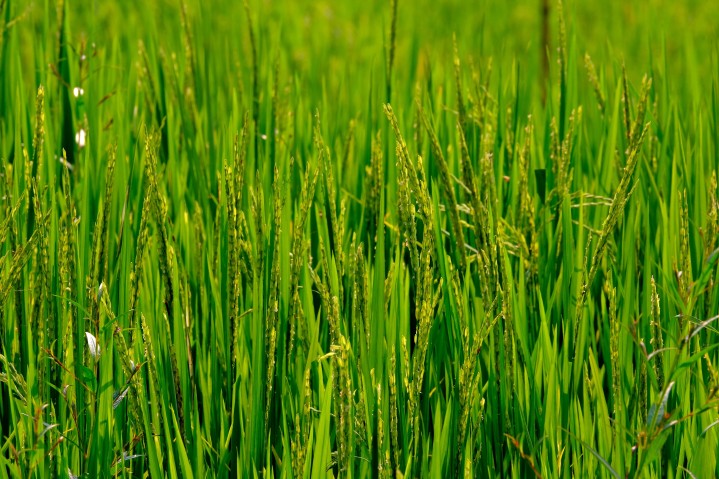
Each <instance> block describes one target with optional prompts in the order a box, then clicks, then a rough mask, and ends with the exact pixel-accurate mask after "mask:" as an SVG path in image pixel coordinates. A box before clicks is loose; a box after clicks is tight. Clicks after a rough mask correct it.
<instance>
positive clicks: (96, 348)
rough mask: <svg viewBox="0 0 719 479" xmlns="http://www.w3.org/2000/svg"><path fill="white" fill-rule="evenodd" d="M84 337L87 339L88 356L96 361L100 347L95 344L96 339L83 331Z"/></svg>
mask: <svg viewBox="0 0 719 479" xmlns="http://www.w3.org/2000/svg"><path fill="white" fill-rule="evenodd" d="M85 337H87V347H88V348H90V354H92V357H93V358H95V359H97V358H99V357H100V345H99V344H97V338H96V337H95V336H93V335H92V333H88V332H87V331H85Z"/></svg>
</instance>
